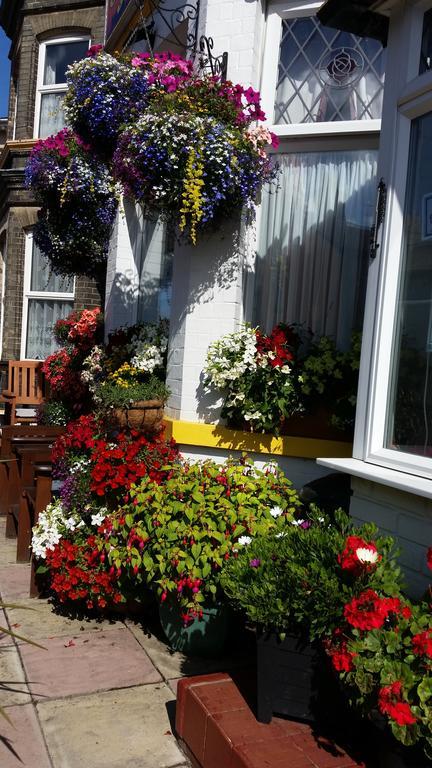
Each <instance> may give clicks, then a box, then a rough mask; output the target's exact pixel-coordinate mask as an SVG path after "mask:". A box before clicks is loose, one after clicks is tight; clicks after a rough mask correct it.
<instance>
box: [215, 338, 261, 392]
mask: <svg viewBox="0 0 432 768" xmlns="http://www.w3.org/2000/svg"><path fill="white" fill-rule="evenodd" d="M256 367H257V364H256V334H255V330H254V329H253V328H251V327H250V326H249V325H246V324H244V325H243V326H242V327H241V328H240V330H238V331H235V333H229V334H227V335H226V336H222V338H221V339H218V340H217V341H214V342H213V343H212V344H210V346H209V348H208V352H207V359H206V365H205V368H204V373H205V375H206V379H207V383H208V384H209V385H212V386H214V387H217V388H218V389H225V388H226V387H227V386H229V384H231V383H232V382H234V381H237V380H238V379H240V378H241V376H243V374H244V373H246V372H247V371H254V370H255V369H256ZM235 397H236V398H237V399H238V400H239V401H241V400H243V399H244V395H243V396H242V395H241V393H240V394H237V395H236V396H235Z"/></svg>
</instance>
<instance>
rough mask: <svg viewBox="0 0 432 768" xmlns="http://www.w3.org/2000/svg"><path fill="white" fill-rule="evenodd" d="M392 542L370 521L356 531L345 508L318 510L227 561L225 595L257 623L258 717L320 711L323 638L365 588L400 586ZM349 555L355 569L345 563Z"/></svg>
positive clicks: (304, 716)
mask: <svg viewBox="0 0 432 768" xmlns="http://www.w3.org/2000/svg"><path fill="white" fill-rule="evenodd" d="M392 546H393V542H392V540H391V539H386V538H381V537H377V529H376V528H375V527H374V526H373V525H365V526H362V527H361V528H358V529H355V528H354V527H353V526H352V523H351V522H350V521H349V518H348V517H347V515H345V513H343V512H342V511H340V510H338V511H337V512H336V513H335V516H334V519H332V520H330V518H329V517H327V516H325V515H323V514H322V513H321V512H320V511H319V510H316V509H315V510H312V511H311V513H310V516H309V517H308V518H307V519H303V520H300V521H299V520H298V519H297V520H295V521H294V524H291V525H290V526H287V528H286V529H285V531H284V532H283V535H281V534H280V533H279V534H278V535H266V536H259V537H256V538H255V539H253V540H252V541H251V543H250V544H249V545H248V546H247V547H244V548H242V549H241V550H240V552H239V554H238V557H237V558H236V559H235V560H232V561H230V562H229V563H228V564H227V567H226V568H225V569H224V572H223V574H222V587H223V589H224V591H225V594H226V595H227V597H228V599H229V601H230V603H231V605H233V606H234V607H235V608H237V609H238V610H241V611H243V612H245V613H246V616H247V618H248V619H249V621H251V622H252V623H253V624H254V625H255V627H256V628H257V652H258V656H257V659H258V719H259V720H260V721H262V722H270V720H271V717H272V713H273V712H277V713H280V714H285V715H288V716H290V717H294V718H300V719H313V718H314V717H315V714H316V710H317V706H316V705H317V703H318V704H319V702H317V696H318V694H319V690H320V679H319V677H320V676H319V672H321V671H323V667H324V665H323V652H322V650H321V645H320V642H319V641H321V640H322V639H324V638H325V637H326V636H327V635H328V634H329V633H331V632H332V629H333V628H334V627H336V626H337V625H338V623H339V621H340V619H341V617H342V615H343V609H344V604H345V603H346V602H348V600H349V599H351V598H352V597H353V596H355V595H357V594H359V593H361V592H362V591H363V590H364V589H365V588H366V587H371V588H374V589H376V590H379V591H380V594H381V593H382V594H384V595H386V594H387V593H388V591H390V592H391V593H393V592H394V591H395V590H398V589H399V570H398V568H397V566H396V565H395V562H394V560H393V558H392V557H390V556H389V555H390V553H391V551H392ZM347 553H350V556H351V558H352V562H353V567H352V568H345V567H344V564H345V560H346V558H347V557H348V554H347ZM356 553H359V554H356ZM324 673H325V669H324ZM324 680H325V686H327V685H328V676H327V675H326V676H325V678H324ZM325 686H324V687H325Z"/></svg>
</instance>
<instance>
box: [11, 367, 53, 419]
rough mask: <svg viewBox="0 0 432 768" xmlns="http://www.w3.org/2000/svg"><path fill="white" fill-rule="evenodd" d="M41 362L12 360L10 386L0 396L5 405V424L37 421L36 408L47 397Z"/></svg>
mask: <svg viewBox="0 0 432 768" xmlns="http://www.w3.org/2000/svg"><path fill="white" fill-rule="evenodd" d="M42 365H43V364H42V363H41V362H40V361H39V360H10V361H9V368H8V386H7V389H4V390H3V392H2V393H1V396H0V402H3V403H4V404H5V415H4V424H10V425H14V424H30V423H33V424H34V423H35V421H36V408H37V407H38V405H41V404H42V403H43V402H44V400H45V397H46V389H47V384H46V382H45V377H44V375H43V372H42Z"/></svg>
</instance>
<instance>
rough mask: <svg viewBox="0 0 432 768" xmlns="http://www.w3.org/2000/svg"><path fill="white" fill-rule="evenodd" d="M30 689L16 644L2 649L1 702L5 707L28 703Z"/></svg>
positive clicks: (0, 671)
mask: <svg viewBox="0 0 432 768" xmlns="http://www.w3.org/2000/svg"><path fill="white" fill-rule="evenodd" d="M29 700H30V691H29V689H28V686H27V684H26V681H25V677H24V671H23V668H22V665H21V661H20V657H19V654H18V651H17V649H16V648H15V646H14V645H7V646H4V647H2V648H1V649H0V702H1V705H2V706H3V707H7V706H10V705H12V704H26V703H27V702H28V701H29Z"/></svg>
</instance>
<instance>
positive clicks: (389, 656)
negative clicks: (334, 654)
mask: <svg viewBox="0 0 432 768" xmlns="http://www.w3.org/2000/svg"><path fill="white" fill-rule="evenodd" d="M419 636H420V637H421V638H423V652H420V651H419V644H418V642H417V643H416V639H415V638H418V637H419ZM428 637H429V640H428ZM345 638H346V641H347V650H348V651H349V652H350V653H351V654H353V667H352V670H351V671H349V672H343V673H341V677H342V679H343V681H344V684H345V685H346V686H347V688H348V691H349V695H350V700H351V702H352V703H353V704H354V705H355V706H356V707H357V708H359V709H360V710H361V711H363V712H364V713H365V714H369V713H370V711H371V709H376V708H377V707H379V694H380V691H381V690H382V688H383V687H385V686H389V685H392V684H393V683H398V682H400V683H401V686H402V690H401V695H400V700H401V701H402V702H404V703H406V704H407V705H409V707H410V710H411V713H412V714H413V716H414V717H415V722H414V723H412V724H408V725H403V724H400V723H398V722H397V719H395V718H394V717H392V716H391V715H390V714H388V715H387V721H388V724H389V726H390V729H391V731H392V733H393V736H394V737H395V738H396V739H397V740H398V741H400V742H402V744H404V745H405V746H412V745H413V744H416V743H421V744H422V746H423V748H424V750H425V752H426V754H427V755H428V756H429V757H431V756H432V667H431V658H432V655H431V654H432V616H431V612H430V606H429V605H428V604H427V603H420V604H418V605H413V604H411V603H409V602H408V601H404V603H403V604H402V605H401V608H400V611H398V613H397V616H394V617H393V619H392V621H390V622H386V623H385V624H384V626H383V627H382V628H381V629H374V630H372V631H369V632H358V631H355V632H351V633H350V632H349V630H348V629H346V631H345ZM365 681H367V682H366V684H365Z"/></svg>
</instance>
